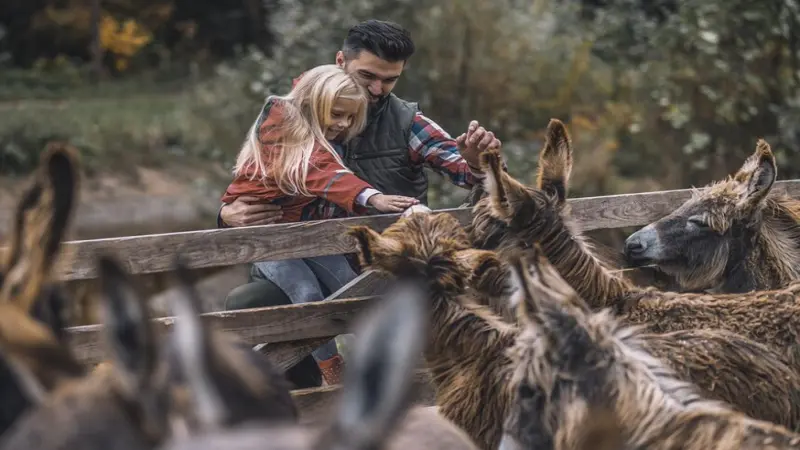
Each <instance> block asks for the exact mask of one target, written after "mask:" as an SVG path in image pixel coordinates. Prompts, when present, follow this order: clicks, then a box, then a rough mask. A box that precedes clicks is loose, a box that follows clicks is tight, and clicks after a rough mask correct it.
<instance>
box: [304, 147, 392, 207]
mask: <svg viewBox="0 0 800 450" xmlns="http://www.w3.org/2000/svg"><path fill="white" fill-rule="evenodd" d="M306 189H307V190H308V191H309V192H310V193H311V194H313V195H316V196H318V197H322V198H324V199H325V200H328V201H330V202H332V203H335V204H336V205H338V206H340V207H342V208H344V209H346V210H347V211H348V212H350V213H360V212H363V210H362V209H361V208H360V205H359V204H358V202H356V199H357V198H358V196H359V194H361V193H362V192H364V191H366V190H367V189H369V190H370V192H379V191H375V189H374V188H373V187H372V186H370V184H369V183H367V182H366V181H364V180H362V179H361V178H358V177H357V176H356V175H355V174H353V172H351V171H350V170H349V169H347V168H345V167H344V166H342V165H341V164H339V163H338V162H337V161H336V159H335V158H334V157H333V155H331V154H330V153H328V152H327V151H325V150H317V151H315V152H314V154H313V155H312V156H311V165H310V167H309V169H308V175H307V176H306ZM377 195H380V194H377ZM364 197H365V196H362V199H363V200H367V199H366V198H364Z"/></svg>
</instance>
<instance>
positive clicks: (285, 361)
mask: <svg viewBox="0 0 800 450" xmlns="http://www.w3.org/2000/svg"><path fill="white" fill-rule="evenodd" d="M334 337H335V336H328V337H321V338H311V339H301V340H297V341H291V342H275V343H272V344H259V345H256V346H255V347H253V348H254V349H255V350H256V351H258V352H261V353H263V354H265V355H267V357H268V358H269V359H270V361H272V363H273V364H275V365H276V366H278V367H279V368H280V369H281V370H289V369H291V368H292V367H294V365H295V364H297V363H299V362H300V361H301V360H302V359H303V358H305V357H306V356H308V355H309V354H310V353H311V352H312V351H313V350H314V349H315V348H317V347H319V346H320V345H322V344H324V343H326V342H328V341H329V340H331V339H333V338H334Z"/></svg>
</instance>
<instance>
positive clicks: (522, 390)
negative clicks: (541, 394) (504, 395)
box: [519, 384, 536, 399]
mask: <svg viewBox="0 0 800 450" xmlns="http://www.w3.org/2000/svg"><path fill="white" fill-rule="evenodd" d="M534 396H536V391H534V390H533V389H531V387H530V386H528V385H526V384H523V385H521V386H520V387H519V397H520V398H522V399H527V398H533V397H534Z"/></svg>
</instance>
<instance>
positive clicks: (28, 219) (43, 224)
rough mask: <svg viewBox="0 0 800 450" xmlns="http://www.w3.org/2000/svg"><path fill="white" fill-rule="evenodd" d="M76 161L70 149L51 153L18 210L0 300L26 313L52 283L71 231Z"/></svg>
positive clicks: (41, 166) (42, 164) (44, 160)
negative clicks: (48, 284)
mask: <svg viewBox="0 0 800 450" xmlns="http://www.w3.org/2000/svg"><path fill="white" fill-rule="evenodd" d="M73 158H74V156H73V155H72V153H71V152H70V150H68V149H66V148H62V147H54V146H50V147H48V149H47V150H46V151H45V153H44V154H43V156H42V159H41V163H40V166H39V171H38V173H37V181H36V182H34V184H33V185H32V186H31V187H30V188H29V189H28V190H27V191H26V192H25V194H24V195H23V198H22V200H21V201H20V203H19V204H18V206H17V211H16V214H15V221H14V231H13V232H12V242H11V249H10V252H9V257H8V260H7V263H6V274H5V277H4V280H3V287H2V294H0V297H2V300H3V301H11V299H13V301H14V303H16V304H17V305H18V306H19V307H20V308H22V309H23V310H26V311H28V310H30V309H31V307H32V306H33V303H34V302H35V301H36V299H37V298H39V293H40V290H41V288H42V287H43V286H44V284H45V283H46V282H47V281H48V279H49V277H50V271H51V269H52V267H53V265H54V263H55V261H56V259H57V258H56V257H57V255H58V252H59V249H60V245H61V241H62V240H63V238H64V235H65V234H66V230H67V228H68V225H69V221H70V218H71V213H72V209H73V203H74V198H75V195H76V186H77V183H78V177H77V170H76V168H75V163H74V161H73Z"/></svg>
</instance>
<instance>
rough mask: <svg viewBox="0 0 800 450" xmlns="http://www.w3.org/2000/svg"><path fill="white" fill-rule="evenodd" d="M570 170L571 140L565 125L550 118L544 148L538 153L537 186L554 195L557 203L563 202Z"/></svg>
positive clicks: (565, 199) (565, 197)
mask: <svg viewBox="0 0 800 450" xmlns="http://www.w3.org/2000/svg"><path fill="white" fill-rule="evenodd" d="M571 172H572V141H571V140H570V137H569V133H568V132H567V127H566V126H564V123H563V122H561V121H560V120H558V119H550V123H549V124H547V137H546V139H545V144H544V149H542V152H541V153H540V155H539V169H538V176H537V180H536V183H537V186H538V187H539V189H541V190H543V191H546V192H548V193H550V194H551V195H555V196H556V198H557V199H558V202H559V203H564V202H565V201H567V191H568V189H569V176H570V173H571Z"/></svg>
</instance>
